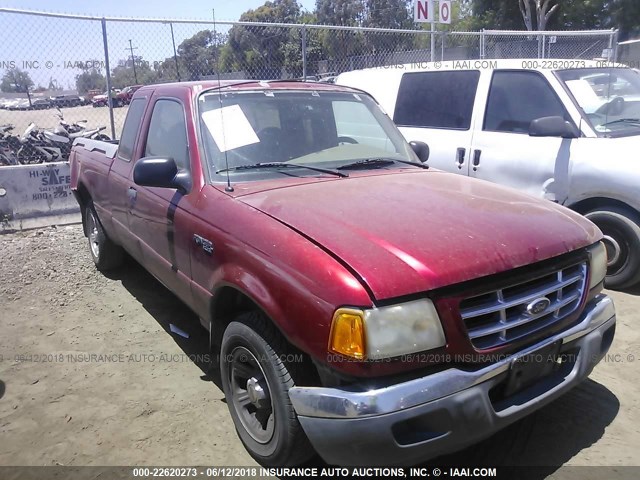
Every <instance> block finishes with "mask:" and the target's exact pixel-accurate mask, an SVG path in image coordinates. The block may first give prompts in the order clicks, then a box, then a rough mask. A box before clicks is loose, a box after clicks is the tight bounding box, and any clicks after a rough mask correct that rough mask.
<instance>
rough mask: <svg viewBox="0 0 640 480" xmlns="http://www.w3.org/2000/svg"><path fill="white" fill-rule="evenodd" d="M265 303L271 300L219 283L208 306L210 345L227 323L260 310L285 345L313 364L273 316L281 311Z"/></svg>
mask: <svg viewBox="0 0 640 480" xmlns="http://www.w3.org/2000/svg"><path fill="white" fill-rule="evenodd" d="M269 298H270V297H269ZM266 303H272V302H270V301H267V302H264V301H260V300H258V299H256V298H255V297H254V296H253V295H251V294H250V293H249V292H247V291H246V290H245V289H244V288H242V287H240V286H238V285H236V284H231V283H224V284H222V285H220V286H219V287H218V288H217V289H216V290H215V292H214V294H213V296H212V298H211V302H210V308H209V311H210V322H211V323H210V324H209V325H208V327H209V328H210V332H209V333H210V337H209V338H210V343H211V345H210V346H211V347H213V346H214V345H220V344H221V342H222V336H223V334H224V331H225V329H226V328H227V326H228V325H229V323H231V322H232V321H233V320H234V319H235V318H237V317H238V316H239V315H241V314H243V313H247V312H251V311H260V312H262V313H263V314H264V317H265V320H266V321H267V322H268V323H269V324H270V326H272V327H273V328H274V330H275V331H276V332H278V333H279V334H280V335H281V336H282V338H283V339H284V341H285V342H286V343H287V345H288V346H289V347H290V348H291V349H293V350H295V351H296V352H299V353H301V354H302V355H304V357H305V358H306V360H307V361H306V362H305V363H307V364H308V365H310V366H313V362H312V361H311V356H310V355H309V354H308V353H307V352H305V351H303V350H302V349H301V348H300V347H298V346H297V345H296V344H295V343H294V342H293V341H292V340H291V333H292V332H291V331H289V332H287V326H288V325H281V324H280V322H278V321H276V320H275V318H274V316H276V315H277V316H281V313H282V312H281V311H279V309H278V307H277V305H275V304H274V305H273V306H274V307H275V309H276V311H275V312H274V311H273V310H274V308H270V307H269V306H267V305H266ZM206 327H207V325H205V328H206ZM289 327H290V326H289ZM312 368H313V369H314V370H315V371H314V372H313V378H318V377H317V375H318V372H317V370H316V369H315V367H312Z"/></svg>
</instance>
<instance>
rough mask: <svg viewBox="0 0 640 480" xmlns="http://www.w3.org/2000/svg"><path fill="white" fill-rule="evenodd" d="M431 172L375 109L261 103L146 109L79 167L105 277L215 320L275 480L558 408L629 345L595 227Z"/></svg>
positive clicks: (418, 455)
mask: <svg viewBox="0 0 640 480" xmlns="http://www.w3.org/2000/svg"><path fill="white" fill-rule="evenodd" d="M427 157H428V147H427V146H426V145H425V144H424V143H422V144H421V143H414V144H412V145H409V144H407V143H406V142H405V141H404V140H403V139H402V136H401V134H400V133H399V131H398V130H397V129H396V127H395V126H394V125H393V123H392V121H391V120H390V119H389V118H388V116H387V115H386V114H385V113H384V112H383V110H382V109H381V108H380V107H379V106H378V104H376V102H375V101H374V100H373V99H372V98H371V97H370V96H369V95H367V94H366V93H364V92H362V91H359V90H355V89H351V88H346V87H340V86H336V85H331V84H319V83H304V82H277V81H274V82H257V81H244V82H236V83H231V82H226V83H225V82H223V83H221V84H219V83H217V82H200V83H180V84H167V85H156V86H145V87H142V88H140V89H139V90H138V91H137V92H136V93H135V95H134V96H133V98H132V101H131V105H130V107H129V111H128V114H127V118H126V121H125V124H124V127H123V131H122V136H121V139H120V142H119V144H116V143H108V142H100V141H94V140H87V139H78V140H76V142H75V146H74V148H73V151H72V154H71V160H70V162H71V178H72V188H73V191H74V193H75V195H76V198H77V200H78V202H79V204H80V206H81V208H82V212H83V222H84V231H85V234H86V235H87V237H88V239H89V247H90V251H91V255H92V257H93V260H94V261H95V263H96V265H97V268H98V269H100V270H107V269H109V268H114V267H117V266H118V265H119V264H120V262H121V261H122V258H123V251H126V252H127V253H129V254H130V255H131V256H132V257H133V258H134V259H136V260H137V261H138V262H140V263H141V264H142V265H143V266H144V267H145V268H146V269H148V270H149V272H151V273H152V274H153V275H154V276H155V277H157V278H158V279H159V280H160V281H161V282H162V283H163V284H164V285H165V286H166V287H167V288H168V289H169V290H171V291H172V292H174V293H175V294H176V295H177V296H178V297H179V298H180V299H181V300H182V301H184V302H185V303H186V304H187V305H188V306H189V307H190V308H191V309H193V311H194V312H196V313H197V315H198V316H199V317H200V318H201V323H202V325H203V327H204V328H205V329H206V330H208V332H209V338H210V345H211V348H212V349H214V351H215V352H216V353H217V354H219V368H220V371H221V378H222V384H223V388H224V393H225V396H226V399H227V403H228V406H229V411H230V413H231V416H232V418H233V421H234V423H235V426H236V428H237V431H238V434H239V437H240V439H241V440H242V442H243V443H244V445H245V446H246V448H247V449H248V451H249V452H250V453H251V454H252V455H253V456H254V457H255V458H256V459H257V460H258V461H259V462H261V463H262V464H263V465H278V466H280V465H292V464H298V463H300V462H303V461H305V460H306V459H307V458H308V457H309V456H310V455H312V454H313V451H314V449H315V451H317V452H318V453H319V454H320V455H321V456H322V457H323V458H324V460H325V461H327V462H329V463H331V464H340V465H374V464H378V465H380V464H382V465H389V464H411V463H414V462H420V461H423V460H425V459H428V458H430V457H434V456H437V455H440V454H443V453H446V452H450V451H453V450H457V449H460V448H462V447H463V446H465V445H468V444H470V443H473V442H477V441H478V440H480V439H482V438H484V437H487V436H489V435H491V434H492V433H493V432H495V431H497V430H498V429H500V428H502V427H504V426H505V425H507V424H509V423H511V422H513V421H515V420H517V419H520V418H522V417H523V416H525V415H527V414H529V413H530V412H532V411H534V410H536V409H538V408H540V407H541V406H543V405H545V404H547V403H549V402H550V401H551V400H553V399H554V398H556V397H558V396H559V395H561V394H563V393H564V392H566V391H567V390H569V389H570V388H571V387H573V386H574V385H576V384H577V383H579V382H580V381H582V380H583V379H584V378H586V377H587V376H588V375H589V373H590V372H591V370H592V369H593V368H594V366H595V365H596V364H597V363H598V362H599V361H600V360H601V359H602V357H603V356H604V355H605V353H606V352H607V350H608V348H609V346H610V345H611V342H612V339H613V335H614V330H615V310H614V307H613V303H612V301H611V299H610V298H609V297H607V296H606V295H604V294H603V293H602V288H603V279H604V277H605V273H606V267H607V262H606V252H605V249H604V247H603V244H602V243H601V238H602V235H601V233H600V231H599V230H598V229H597V228H596V227H595V226H594V225H593V224H592V223H591V222H589V221H588V220H586V219H584V218H583V217H581V216H579V215H578V214H576V213H573V212H571V211H570V210H568V209H566V208H563V207H560V206H557V205H554V204H552V203H551V202H546V201H543V200H537V199H534V198H532V197H530V196H527V195H524V194H520V193H518V192H516V191H513V190H510V189H507V188H504V187H500V186H497V185H492V184H489V183H486V182H483V181H479V180H475V179H470V178H467V177H463V176H460V175H455V174H449V173H444V172H440V171H435V170H433V169H428V166H427V164H426V163H425V162H426V160H427Z"/></svg>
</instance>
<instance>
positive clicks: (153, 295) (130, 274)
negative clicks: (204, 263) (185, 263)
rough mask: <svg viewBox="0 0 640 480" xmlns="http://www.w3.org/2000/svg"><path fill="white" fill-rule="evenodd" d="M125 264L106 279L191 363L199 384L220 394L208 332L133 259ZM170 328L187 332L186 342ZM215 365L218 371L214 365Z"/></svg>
mask: <svg viewBox="0 0 640 480" xmlns="http://www.w3.org/2000/svg"><path fill="white" fill-rule="evenodd" d="M127 260H128V261H127V262H125V265H124V266H123V267H121V268H119V269H116V270H113V271H110V272H105V273H106V276H107V277H108V278H110V279H112V280H117V281H120V282H121V283H122V285H123V286H124V288H126V289H127V290H128V291H129V293H131V295H133V296H134V297H135V298H136V299H137V300H138V301H139V302H140V304H141V305H142V306H143V307H144V309H145V310H146V311H147V312H149V314H150V315H151V316H152V317H153V318H154V319H155V320H156V321H157V322H158V324H159V325H160V326H161V327H162V328H163V329H164V330H165V332H167V334H168V335H170V336H171V337H172V338H173V340H174V341H175V342H176V344H177V345H178V346H179V347H180V348H181V349H182V351H183V352H184V353H185V354H186V355H188V356H189V357H190V358H192V359H193V360H194V363H195V364H196V365H197V366H198V368H200V370H202V376H201V377H200V378H201V379H202V380H204V381H213V382H214V383H215V384H216V386H217V387H218V388H220V390H222V383H221V382H220V375H219V372H218V369H217V368H211V366H212V363H211V361H210V360H212V359H213V357H212V356H211V354H210V352H209V337H208V332H207V331H206V330H205V329H204V328H203V327H202V326H201V325H200V320H199V319H198V317H197V315H196V314H195V313H194V312H193V311H192V310H191V309H190V308H189V307H187V306H186V305H185V304H184V303H182V302H181V301H180V300H179V299H178V297H176V296H175V295H174V294H173V293H171V292H170V291H169V290H167V289H166V288H165V287H164V286H163V285H162V284H161V283H160V282H158V281H157V280H156V279H155V278H154V277H153V276H152V275H151V274H149V273H148V272H147V271H146V270H145V269H144V268H142V266H140V265H139V264H138V263H136V262H135V261H134V260H133V259H130V258H129V259H127ZM172 324H173V325H174V326H176V327H178V328H179V329H180V330H181V331H183V332H186V333H187V334H188V335H189V338H185V337H183V336H181V335H179V334H177V333H174V332H172V331H171V325H172ZM214 364H215V366H216V367H217V363H216V362H214Z"/></svg>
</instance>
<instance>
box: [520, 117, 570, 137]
mask: <svg viewBox="0 0 640 480" xmlns="http://www.w3.org/2000/svg"><path fill="white" fill-rule="evenodd" d="M529 136H531V137H562V138H578V137H579V136H580V132H579V131H578V129H577V128H576V127H575V126H574V125H573V124H572V123H570V122H567V121H566V120H565V119H564V118H562V117H542V118H536V119H535V120H533V121H532V122H531V124H530V125H529Z"/></svg>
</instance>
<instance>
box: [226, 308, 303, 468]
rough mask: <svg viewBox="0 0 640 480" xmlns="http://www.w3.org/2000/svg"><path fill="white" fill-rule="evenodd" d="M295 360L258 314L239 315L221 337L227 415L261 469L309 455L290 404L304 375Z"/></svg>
mask: <svg viewBox="0 0 640 480" xmlns="http://www.w3.org/2000/svg"><path fill="white" fill-rule="evenodd" d="M295 356H296V355H294V354H290V353H288V349H287V345H286V342H285V340H284V338H283V337H282V336H281V335H280V333H279V332H278V331H277V330H276V329H275V328H274V327H273V326H272V325H271V323H270V322H269V321H268V320H267V318H266V317H265V316H264V314H262V313H261V312H249V313H246V314H243V315H240V316H239V317H238V318H237V319H236V320H235V321H233V322H231V323H230V324H229V325H228V326H227V328H226V330H225V332H224V335H223V337H222V345H221V350H220V375H221V377H222V386H223V389H224V394H225V397H226V400H227V405H228V407H229V412H230V413H231V418H232V419H233V423H234V424H235V427H236V431H237V432H238V436H239V437H240V440H242V443H243V444H244V446H245V447H246V449H247V450H248V452H249V453H250V454H251V456H253V457H254V458H255V459H256V460H257V461H258V462H260V463H261V464H262V465H267V466H283V465H298V464H300V463H302V462H304V461H305V460H307V459H309V458H310V457H311V456H312V455H313V449H312V447H311V445H310V444H309V440H308V439H307V437H306V435H305V434H304V431H303V430H302V427H301V426H300V423H299V422H298V419H297V417H296V413H295V410H294V408H293V406H292V404H291V400H290V399H289V393H288V392H289V389H290V388H291V387H293V386H294V385H295V379H299V378H300V376H301V375H303V373H304V372H303V371H301V369H302V368H303V365H302V362H300V361H298V360H299V359H296V358H294V357H295Z"/></svg>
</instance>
